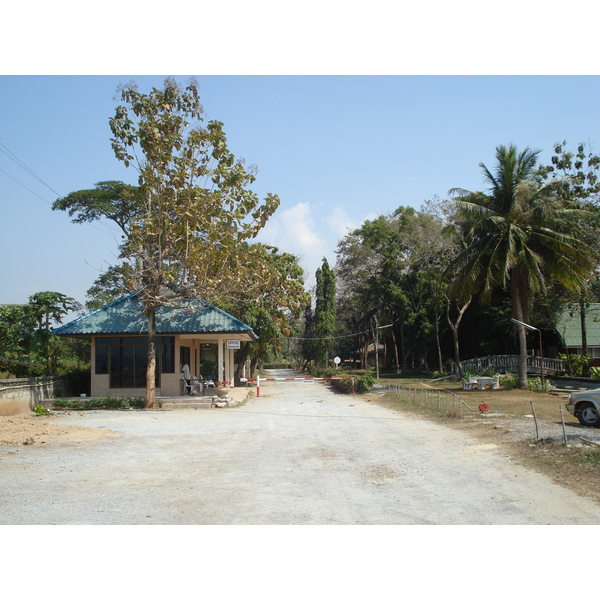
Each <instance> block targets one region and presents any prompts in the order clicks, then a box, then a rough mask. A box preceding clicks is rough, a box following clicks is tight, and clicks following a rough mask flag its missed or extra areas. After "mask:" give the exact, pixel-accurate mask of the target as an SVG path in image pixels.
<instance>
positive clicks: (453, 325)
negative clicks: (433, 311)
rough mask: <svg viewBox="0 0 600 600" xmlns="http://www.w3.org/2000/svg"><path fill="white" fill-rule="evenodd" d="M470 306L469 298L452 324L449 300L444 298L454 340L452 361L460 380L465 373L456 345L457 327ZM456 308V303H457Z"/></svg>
mask: <svg viewBox="0 0 600 600" xmlns="http://www.w3.org/2000/svg"><path fill="white" fill-rule="evenodd" d="M469 304H471V298H470V297H469V299H468V300H467V302H466V303H465V304H463V306H462V307H461V308H459V309H458V317H457V318H456V322H452V319H450V300H449V299H448V298H446V319H447V320H448V325H450V329H452V338H453V340H454V361H455V362H456V367H457V368H458V377H459V378H460V379H462V378H463V377H464V376H465V372H464V371H463V368H462V364H461V361H460V348H459V345H458V327H459V325H460V322H461V320H462V318H463V315H464V314H465V311H466V310H467V308H468V307H469ZM457 308H458V303H457Z"/></svg>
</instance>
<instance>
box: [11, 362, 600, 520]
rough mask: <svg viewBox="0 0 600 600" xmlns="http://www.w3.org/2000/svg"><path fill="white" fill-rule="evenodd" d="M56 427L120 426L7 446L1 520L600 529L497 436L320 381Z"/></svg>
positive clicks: (66, 420)
mask: <svg viewBox="0 0 600 600" xmlns="http://www.w3.org/2000/svg"><path fill="white" fill-rule="evenodd" d="M270 376H276V377H277V376H290V373H287V372H286V373H283V372H273V373H271V375H270ZM52 423H55V424H58V425H61V426H79V427H82V426H83V427H90V428H95V429H100V430H103V431H105V432H106V433H108V432H113V433H115V434H117V435H107V436H106V437H99V438H94V439H92V440H91V441H80V440H79V439H74V440H69V441H64V442H60V443H56V444H52V445H51V444H31V445H25V446H19V447H18V450H15V447H14V446H2V447H0V484H1V485H0V524H13V525H20V524H34V525H36V524H37V525H45V524H90V525H93V524H115V525H133V524H141V525H150V524H171V525H177V524H189V525H202V524H212V525H225V524H237V525H242V524H246V525H251V524H269V525H280V524H316V525H327V524H343V525H352V524H364V525H426V524H432V525H435V524H441V525H485V524H497V525H502V524H506V525H508V524H515V525H534V524H543V525H546V524H548V525H552V524H562V525H577V524H585V525H591V524H600V507H598V505H596V504H594V503H592V502H591V501H588V500H586V499H584V498H581V497H579V496H577V495H575V494H574V493H572V492H570V491H568V490H565V489H563V488H561V487H560V486H558V485H555V484H553V483H552V482H551V481H550V480H549V479H548V478H546V477H545V476H543V475H540V474H537V473H535V472H533V471H530V470H527V469H525V468H523V467H522V466H519V465H517V464H515V463H514V462H513V461H512V460H511V459H510V458H509V457H507V456H504V455H503V454H502V453H501V451H500V450H498V448H497V447H495V446H494V445H491V444H482V443H481V441H478V440H476V439H473V438H470V437H468V436H467V435H465V434H464V432H460V431H455V430H453V429H451V428H447V427H443V426H440V425H436V424H434V423H431V422H428V421H426V420H422V419H420V418H418V417H415V416H410V415H405V414H400V413H397V412H394V411H391V410H389V409H386V408H384V407H381V406H376V405H373V404H371V403H368V402H365V401H364V399H360V398H353V397H351V396H345V395H338V394H335V393H334V392H332V391H331V390H329V389H328V388H327V387H325V386H324V385H322V384H320V383H318V382H316V383H301V382H267V383H266V384H264V385H262V386H261V397H260V398H251V399H250V400H249V401H248V402H247V403H246V404H244V405H243V406H239V407H236V408H225V409H220V410H219V409H204V410H173V411H87V412H70V413H65V414H60V415H58V416H56V417H52Z"/></svg>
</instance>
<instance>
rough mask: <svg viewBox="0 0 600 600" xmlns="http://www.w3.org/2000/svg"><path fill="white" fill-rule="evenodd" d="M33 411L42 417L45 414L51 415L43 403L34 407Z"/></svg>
mask: <svg viewBox="0 0 600 600" xmlns="http://www.w3.org/2000/svg"><path fill="white" fill-rule="evenodd" d="M33 412H34V413H35V416H36V417H41V416H43V415H49V414H50V411H49V410H48V409H47V408H46V407H45V406H42V405H41V404H38V405H37V406H36V407H35V408H34V409H33Z"/></svg>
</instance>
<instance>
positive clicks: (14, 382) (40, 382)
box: [0, 377, 68, 417]
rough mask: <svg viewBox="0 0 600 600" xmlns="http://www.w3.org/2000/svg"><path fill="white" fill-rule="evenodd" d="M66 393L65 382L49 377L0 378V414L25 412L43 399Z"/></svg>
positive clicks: (5, 415)
mask: <svg viewBox="0 0 600 600" xmlns="http://www.w3.org/2000/svg"><path fill="white" fill-rule="evenodd" d="M65 395H68V389H67V386H66V383H65V382H64V381H63V380H62V379H58V378H51V377H31V378H28V379H6V380H0V416H3V417H7V416H11V415H19V414H25V413H28V412H30V411H32V410H33V409H34V408H35V407H36V406H37V405H38V404H41V403H42V402H43V401H44V400H48V399H52V398H57V397H60V396H65Z"/></svg>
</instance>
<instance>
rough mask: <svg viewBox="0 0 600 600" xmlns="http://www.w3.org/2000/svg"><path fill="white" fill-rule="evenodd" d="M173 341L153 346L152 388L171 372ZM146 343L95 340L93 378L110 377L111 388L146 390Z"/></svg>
mask: <svg viewBox="0 0 600 600" xmlns="http://www.w3.org/2000/svg"><path fill="white" fill-rule="evenodd" d="M174 354H175V338H174V337H172V336H167V337H159V338H157V343H156V385H157V386H159V385H160V375H161V373H174V372H175V361H174ZM147 366H148V340H147V338H146V337H143V336H141V337H110V338H109V337H99V338H96V374H97V375H106V374H108V375H110V387H111V388H130V387H132V388H138V387H140V388H143V387H146V368H147Z"/></svg>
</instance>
